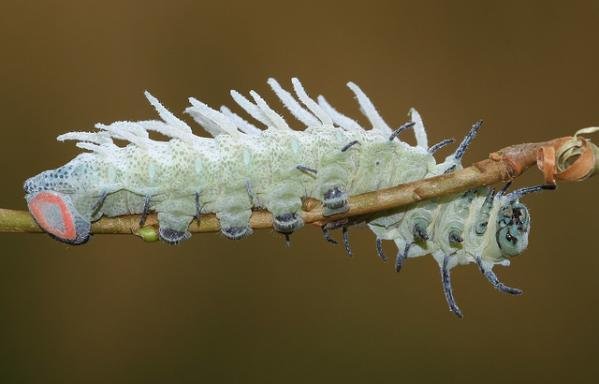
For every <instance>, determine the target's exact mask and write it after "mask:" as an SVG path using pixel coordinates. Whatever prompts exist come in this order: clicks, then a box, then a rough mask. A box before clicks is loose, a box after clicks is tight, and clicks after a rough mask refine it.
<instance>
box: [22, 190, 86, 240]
mask: <svg viewBox="0 0 599 384" xmlns="http://www.w3.org/2000/svg"><path fill="white" fill-rule="evenodd" d="M48 205H54V206H56V207H58V209H59V211H60V216H61V219H62V226H63V228H59V227H58V226H57V225H56V224H57V223H52V222H51V221H49V220H48V218H47V217H46V216H45V215H44V210H45V209H47V208H48ZM29 211H30V212H31V214H32V215H33V217H34V218H35V220H36V221H37V223H38V224H39V225H40V226H41V227H42V228H43V229H44V230H45V231H46V232H49V233H51V234H53V235H55V236H57V237H59V238H61V239H65V240H75V238H76V237H77V231H76V230H75V221H74V219H73V214H72V213H71V211H70V210H69V208H68V207H67V204H66V203H65V201H64V200H63V199H62V197H61V196H60V195H59V194H57V193H55V192H50V191H44V192H38V193H37V194H36V195H35V196H34V197H33V198H32V199H31V200H29Z"/></svg>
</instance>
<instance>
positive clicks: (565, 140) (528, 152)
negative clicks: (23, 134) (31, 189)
mask: <svg viewBox="0 0 599 384" xmlns="http://www.w3.org/2000/svg"><path fill="white" fill-rule="evenodd" d="M581 131H583V130H581ZM579 132H580V131H579ZM582 133H590V131H588V130H587V131H584V132H582ZM577 134H578V133H577ZM535 164H537V165H538V167H539V168H540V169H541V170H542V171H543V174H544V177H545V181H546V182H548V183H555V180H556V179H557V180H567V181H578V180H582V179H584V178H587V177H589V176H591V175H592V174H594V173H595V172H597V171H598V170H599V150H598V149H597V147H596V146H595V145H594V144H592V143H590V141H588V140H587V139H585V138H582V137H580V136H577V135H575V136H573V137H562V138H558V139H554V140H550V141H546V142H540V143H528V144H517V145H512V146H509V147H506V148H504V149H501V150H499V151H498V152H494V153H491V154H490V155H489V158H488V159H485V160H482V161H479V162H477V163H474V164H473V165H472V166H470V167H467V168H464V169H462V170H459V171H456V172H452V173H450V174H445V175H441V176H437V177H431V178H428V179H423V180H418V181H414V182H411V183H406V184H402V185H399V186H397V187H393V188H388V189H383V190H380V191H375V192H369V193H364V194H361V195H357V196H353V197H351V198H350V199H349V207H350V209H349V211H348V212H346V213H343V214H339V215H335V216H329V217H325V216H323V210H322V206H321V205H320V203H319V202H318V201H317V200H313V199H309V200H307V201H306V202H305V204H304V211H303V212H302V217H303V219H304V222H305V223H308V224H316V225H323V224H325V223H327V222H331V221H337V220H340V219H345V218H349V217H354V216H362V215H366V214H373V213H376V212H381V211H385V210H388V209H391V208H397V207H401V206H406V205H410V204H413V203H416V202H419V201H423V200H428V199H433V198H438V197H442V196H446V195H451V194H455V193H459V192H463V191H466V190H468V189H472V188H476V187H481V186H486V185H491V184H495V183H498V182H502V181H508V180H511V179H513V178H515V177H517V176H519V175H520V174H522V172H524V171H525V170H526V169H527V168H529V167H531V166H533V165H535ZM157 224H158V222H157V218H156V215H155V214H152V215H149V216H148V218H147V220H146V225H145V227H144V228H141V229H140V228H139V216H138V215H128V216H119V217H112V218H108V217H105V218H102V219H100V220H99V221H97V222H95V223H94V224H93V225H92V233H96V234H101V233H111V234H136V235H138V236H140V237H142V238H143V239H144V240H148V241H152V240H156V239H157V231H156V228H157ZM250 224H251V226H252V228H255V229H260V228H272V215H271V214H270V213H269V212H267V211H254V213H253V214H252V217H251V219H250ZM189 230H190V231H191V232H214V231H218V230H219V224H218V219H217V218H216V216H215V215H214V214H206V215H202V218H201V220H200V223H197V222H196V221H194V222H193V223H192V224H191V225H190V227H189ZM0 232H30V233H34V232H42V230H41V229H40V228H39V227H38V226H37V224H36V223H35V222H34V220H33V218H32V217H31V215H30V214H29V213H28V212H26V211H15V210H8V209H0Z"/></svg>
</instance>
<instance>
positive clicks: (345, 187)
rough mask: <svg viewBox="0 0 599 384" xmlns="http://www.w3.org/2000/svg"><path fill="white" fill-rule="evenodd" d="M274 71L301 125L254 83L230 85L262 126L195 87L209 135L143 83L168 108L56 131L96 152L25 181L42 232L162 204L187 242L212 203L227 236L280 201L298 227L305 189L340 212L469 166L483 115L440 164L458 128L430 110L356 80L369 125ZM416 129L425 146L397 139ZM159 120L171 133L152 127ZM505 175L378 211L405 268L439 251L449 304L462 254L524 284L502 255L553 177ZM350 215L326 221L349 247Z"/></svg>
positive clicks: (170, 233)
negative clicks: (245, 89) (515, 182)
mask: <svg viewBox="0 0 599 384" xmlns="http://www.w3.org/2000/svg"><path fill="white" fill-rule="evenodd" d="M267 83H268V84H269V85H270V87H271V88H272V90H273V91H274V93H275V95H276V96H277V97H278V98H279V99H280V101H281V103H282V105H283V106H284V107H285V108H286V109H287V110H288V111H289V112H290V114H291V115H292V116H294V117H295V118H296V119H297V120H298V121H299V122H301V123H303V125H305V129H304V130H294V129H291V128H290V126H289V125H288V123H287V122H286V120H285V119H284V118H283V117H282V116H281V115H280V114H278V113H277V112H275V110H274V109H273V108H271V106H269V105H268V104H267V102H266V101H265V100H264V99H263V98H262V97H261V96H260V95H259V94H258V93H256V92H255V91H250V96H251V100H250V99H248V98H246V97H245V96H243V95H242V94H240V93H238V92H236V91H231V96H232V98H233V100H234V101H235V102H236V103H237V104H238V105H239V106H240V107H241V108H242V109H243V110H245V111H246V112H247V113H248V114H249V115H250V116H251V117H252V118H253V119H254V120H255V121H256V122H258V123H260V124H261V125H263V126H264V127H265V128H264V129H260V128H258V127H257V126H256V125H254V124H252V123H250V122H249V121H247V120H246V119H244V118H243V117H241V116H240V115H237V114H236V113H234V112H232V111H231V110H230V109H228V108H227V107H224V106H223V107H221V108H220V110H215V109H213V108H211V107H209V106H208V105H206V104H204V103H202V102H201V101H199V100H196V99H194V98H190V99H189V102H190V104H191V105H190V106H189V107H188V108H187V109H186V110H185V112H186V113H187V114H189V115H191V117H192V118H193V119H194V120H195V121H196V122H197V123H199V124H200V125H201V126H202V127H203V128H204V129H205V130H206V131H207V132H208V133H209V134H210V135H211V136H213V137H212V138H207V137H201V136H197V135H194V134H193V133H192V129H191V127H190V126H189V125H188V124H187V123H185V122H184V121H183V120H180V119H179V118H177V117H176V116H175V115H174V114H172V113H171V112H169V111H168V110H167V109H166V108H165V107H164V106H163V105H162V104H161V103H160V102H159V101H158V100H157V99H156V98H155V97H153V96H152V95H151V94H150V93H148V92H145V96H146V98H147V99H148V101H149V102H150V104H151V105H152V106H153V107H154V108H155V110H156V111H157V113H158V115H159V116H160V120H146V121H135V122H133V121H118V122H114V123H112V124H108V125H105V124H97V125H96V126H95V127H96V129H97V130H96V131H94V132H68V133H65V134H62V135H60V136H58V140H59V141H66V140H73V141H76V146H77V147H79V148H82V149H84V150H87V152H84V153H81V154H79V155H77V156H76V157H75V158H74V159H72V160H71V161H70V162H68V163H67V164H65V165H63V166H61V167H59V168H57V169H53V170H48V171H44V172H42V173H40V174H38V175H36V176H34V177H31V178H29V179H28V180H26V181H25V184H24V190H25V199H26V201H27V206H28V208H29V211H30V212H31V214H32V216H33V217H34V219H35V220H36V222H37V223H38V224H39V226H40V227H41V228H42V229H43V230H44V231H46V232H47V233H48V234H50V235H51V236H52V237H54V238H55V239H57V240H60V241H63V242H66V243H69V244H83V243H85V242H86V241H87V240H88V239H89V237H90V229H91V222H93V221H96V220H98V219H99V218H100V217H102V216H104V215H105V216H119V215H124V214H140V215H141V222H140V225H142V226H143V224H144V221H145V218H146V216H147V214H148V213H149V212H150V211H154V212H156V213H157V217H158V222H159V231H158V232H159V237H160V239H162V240H163V241H165V242H167V243H170V244H177V243H180V242H181V241H184V240H187V239H189V238H190V237H191V234H190V233H189V231H188V226H189V224H190V223H191V222H192V221H193V220H201V215H202V214H204V213H207V212H211V213H215V214H216V216H217V217H218V219H219V222H220V227H221V232H222V234H223V235H224V236H225V237H227V238H229V239H235V240H236V239H242V238H244V237H246V236H249V235H250V234H251V233H252V229H251V227H250V225H249V219H250V215H251V213H252V209H257V208H258V209H266V210H268V211H270V212H271V213H272V215H273V228H274V230H275V231H277V232H279V233H281V234H283V235H285V236H286V238H287V240H288V239H289V235H290V234H291V233H293V232H294V231H296V230H298V229H299V228H301V227H302V225H303V222H302V217H301V215H300V213H301V210H302V201H303V199H305V198H308V197H310V198H316V199H318V200H320V201H321V202H322V205H323V209H324V213H325V215H327V216H330V215H334V214H337V213H342V212H345V211H347V209H348V197H349V196H353V195H356V194H361V193H365V192H370V191H375V190H378V189H381V188H387V187H392V186H396V185H399V184H402V183H407V182H410V181H415V180H419V179H422V178H427V177H432V176H436V175H440V174H444V173H449V172H453V171H454V170H456V169H461V167H462V166H461V159H462V157H463V156H464V153H465V152H466V150H467V148H468V146H469V145H470V143H471V142H472V140H473V139H474V137H475V136H476V135H477V133H478V131H479V129H480V127H481V125H482V121H478V122H476V123H474V124H473V126H472V128H471V129H470V131H469V132H468V133H467V134H466V136H465V137H464V139H463V140H462V141H461V143H460V144H459V145H458V147H457V149H456V150H455V151H454V152H453V153H452V154H450V155H449V156H447V157H446V158H445V159H444V160H443V161H442V162H439V163H437V162H436V160H435V157H434V154H435V153H436V152H437V151H438V150H439V149H440V148H442V147H444V146H446V145H448V144H450V143H451V142H452V141H453V140H449V139H447V140H443V141H441V142H439V143H437V144H434V145H431V146H429V143H428V138H427V134H426V130H425V127H424V124H423V120H422V118H421V116H420V114H419V113H418V112H417V111H416V110H415V109H413V108H412V109H410V112H409V121H408V122H406V123H404V124H402V125H401V126H399V127H398V128H396V129H392V128H391V127H390V126H389V125H388V124H387V123H386V122H385V120H384V119H383V118H382V117H381V115H380V114H379V113H378V111H377V110H376V108H375V106H374V104H373V103H372V102H371V101H370V99H369V98H368V97H367V96H366V94H365V93H364V92H363V91H362V90H361V89H360V88H359V87H358V86H357V85H356V84H354V83H351V82H350V83H348V84H347V85H348V87H349V88H350V90H351V91H352V92H353V93H354V95H355V98H356V99H357V102H358V104H359V107H360V110H361V111H362V113H363V114H364V115H365V116H366V118H367V119H368V121H369V122H370V124H371V128H370V129H364V128H363V127H362V126H361V125H360V124H358V123H357V122H356V121H355V120H353V119H351V118H349V117H347V116H345V115H343V114H341V113H340V112H338V111H337V110H336V109H335V108H333V107H332V106H331V105H330V104H329V103H328V102H327V100H326V99H325V98H324V97H323V96H318V97H317V98H316V99H313V98H311V97H310V96H309V95H308V94H307V92H306V91H305V89H304V87H303V86H302V84H301V83H300V81H299V80H298V79H297V78H293V79H292V86H293V91H294V93H295V96H294V95H293V94H292V93H290V92H288V91H287V90H285V89H284V88H283V87H282V86H281V85H280V84H279V83H278V82H277V81H276V80H274V79H272V78H271V79H268V81H267ZM410 129H411V130H412V131H413V133H414V135H415V139H416V145H409V144H407V143H406V142H404V141H402V140H401V139H400V137H401V135H402V134H403V133H404V132H405V131H407V130H410ZM150 133H158V134H161V135H163V136H165V137H166V138H168V140H167V141H165V140H157V139H155V138H151V137H150ZM115 140H117V141H118V142H126V145H124V146H119V145H117V144H116V143H115ZM507 187H508V186H506V187H505V188H503V189H502V190H500V191H497V192H496V191H495V190H494V189H492V188H478V189H476V190H471V191H467V192H466V193H463V194H460V195H455V196H450V197H446V198H442V199H437V200H434V201H427V202H422V203H418V204H415V205H413V206H410V207H407V208H406V207H403V208H398V209H395V210H392V211H388V212H385V213H384V214H382V215H380V216H378V217H375V218H368V219H367V220H366V221H367V224H368V227H369V228H370V229H371V230H372V231H373V232H374V233H375V235H376V251H377V254H378V255H379V257H381V258H382V259H383V260H386V256H385V255H384V253H383V251H382V241H383V240H393V241H394V242H395V243H396V245H397V247H398V252H397V256H396V260H395V268H396V270H397V271H399V270H400V269H401V268H402V266H403V263H404V261H405V260H406V259H408V258H413V257H418V256H423V255H427V254H431V255H432V256H433V258H434V259H435V260H436V262H437V263H438V264H439V268H440V273H441V280H442V288H443V292H444V294H445V298H446V300H447V303H448V305H449V309H450V310H451V312H453V313H454V314H455V315H457V316H459V317H461V316H462V312H461V310H460V308H459V307H458V306H457V304H456V301H455V299H454V295H453V291H452V287H451V276H450V271H451V270H452V269H453V268H454V267H455V266H457V265H463V264H468V263H477V265H478V266H479V268H480V271H481V272H482V274H483V276H484V277H485V278H486V279H487V280H488V281H489V282H490V283H491V284H492V285H493V286H494V287H495V288H496V289H497V290H499V291H501V292H506V293H509V294H520V293H522V291H521V290H519V289H517V288H512V287H508V286H506V285H505V284H503V283H502V282H501V281H500V280H499V279H498V278H497V276H496V275H495V273H494V272H493V267H494V266H495V265H497V264H500V265H504V266H507V265H509V263H510V260H511V258H512V257H514V256H516V255H518V254H520V253H522V252H523V251H524V250H525V249H526V247H527V245H528V233H529V230H530V215H529V212H528V210H527V208H526V206H524V205H523V204H522V203H520V201H519V200H520V198H521V197H522V196H524V195H526V194H528V193H531V192H536V191H540V190H542V189H548V188H550V186H545V185H539V186H533V187H526V188H521V189H517V190H514V191H512V192H507ZM348 225H349V223H332V224H328V225H326V226H324V227H323V234H324V237H325V239H327V240H329V241H334V240H332V239H331V238H330V236H329V232H328V231H329V230H330V229H333V228H337V227H341V228H342V229H343V239H344V244H345V247H346V249H347V251H348V253H350V254H351V248H350V247H349V238H348V235H347V234H348V232H347V228H348Z"/></svg>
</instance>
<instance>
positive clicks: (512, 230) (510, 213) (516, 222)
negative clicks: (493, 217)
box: [495, 200, 530, 258]
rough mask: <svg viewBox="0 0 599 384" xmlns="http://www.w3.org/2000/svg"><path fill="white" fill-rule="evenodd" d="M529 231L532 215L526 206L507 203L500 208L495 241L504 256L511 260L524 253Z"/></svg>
mask: <svg viewBox="0 0 599 384" xmlns="http://www.w3.org/2000/svg"><path fill="white" fill-rule="evenodd" d="M529 231H530V215H529V214H528V208H526V206H525V205H524V204H522V203H520V202H519V201H518V200H514V201H507V202H506V203H505V204H503V205H502V206H501V207H500V208H499V212H498V215H497V231H496V232H495V239H496V241H497V245H498V246H499V249H500V250H501V253H502V255H503V256H505V257H507V258H509V257H512V256H517V255H519V254H520V253H522V252H524V250H525V249H526V247H527V246H528V232H529Z"/></svg>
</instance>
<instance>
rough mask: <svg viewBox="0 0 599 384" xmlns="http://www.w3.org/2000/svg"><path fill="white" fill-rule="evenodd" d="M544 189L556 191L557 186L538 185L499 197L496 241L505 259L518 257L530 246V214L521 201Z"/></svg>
mask: <svg viewBox="0 0 599 384" xmlns="http://www.w3.org/2000/svg"><path fill="white" fill-rule="evenodd" d="M508 186H509V184H508ZM544 189H555V185H536V186H532V187H525V188H520V189H517V190H515V191H513V192H510V193H508V194H506V195H503V196H500V197H499V198H500V199H501V200H500V201H501V205H500V207H499V211H498V213H497V228H496V232H495V240H496V241H497V246H499V249H500V251H501V254H502V255H503V256H504V257H506V258H510V257H513V256H517V255H519V254H520V253H522V252H524V250H525V249H526V247H527V246H528V233H529V231H530V214H529V213H528V208H526V206H525V205H524V204H522V203H521V202H520V201H519V199H520V198H521V197H522V196H524V195H526V194H529V193H532V192H538V191H542V190H544Z"/></svg>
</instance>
